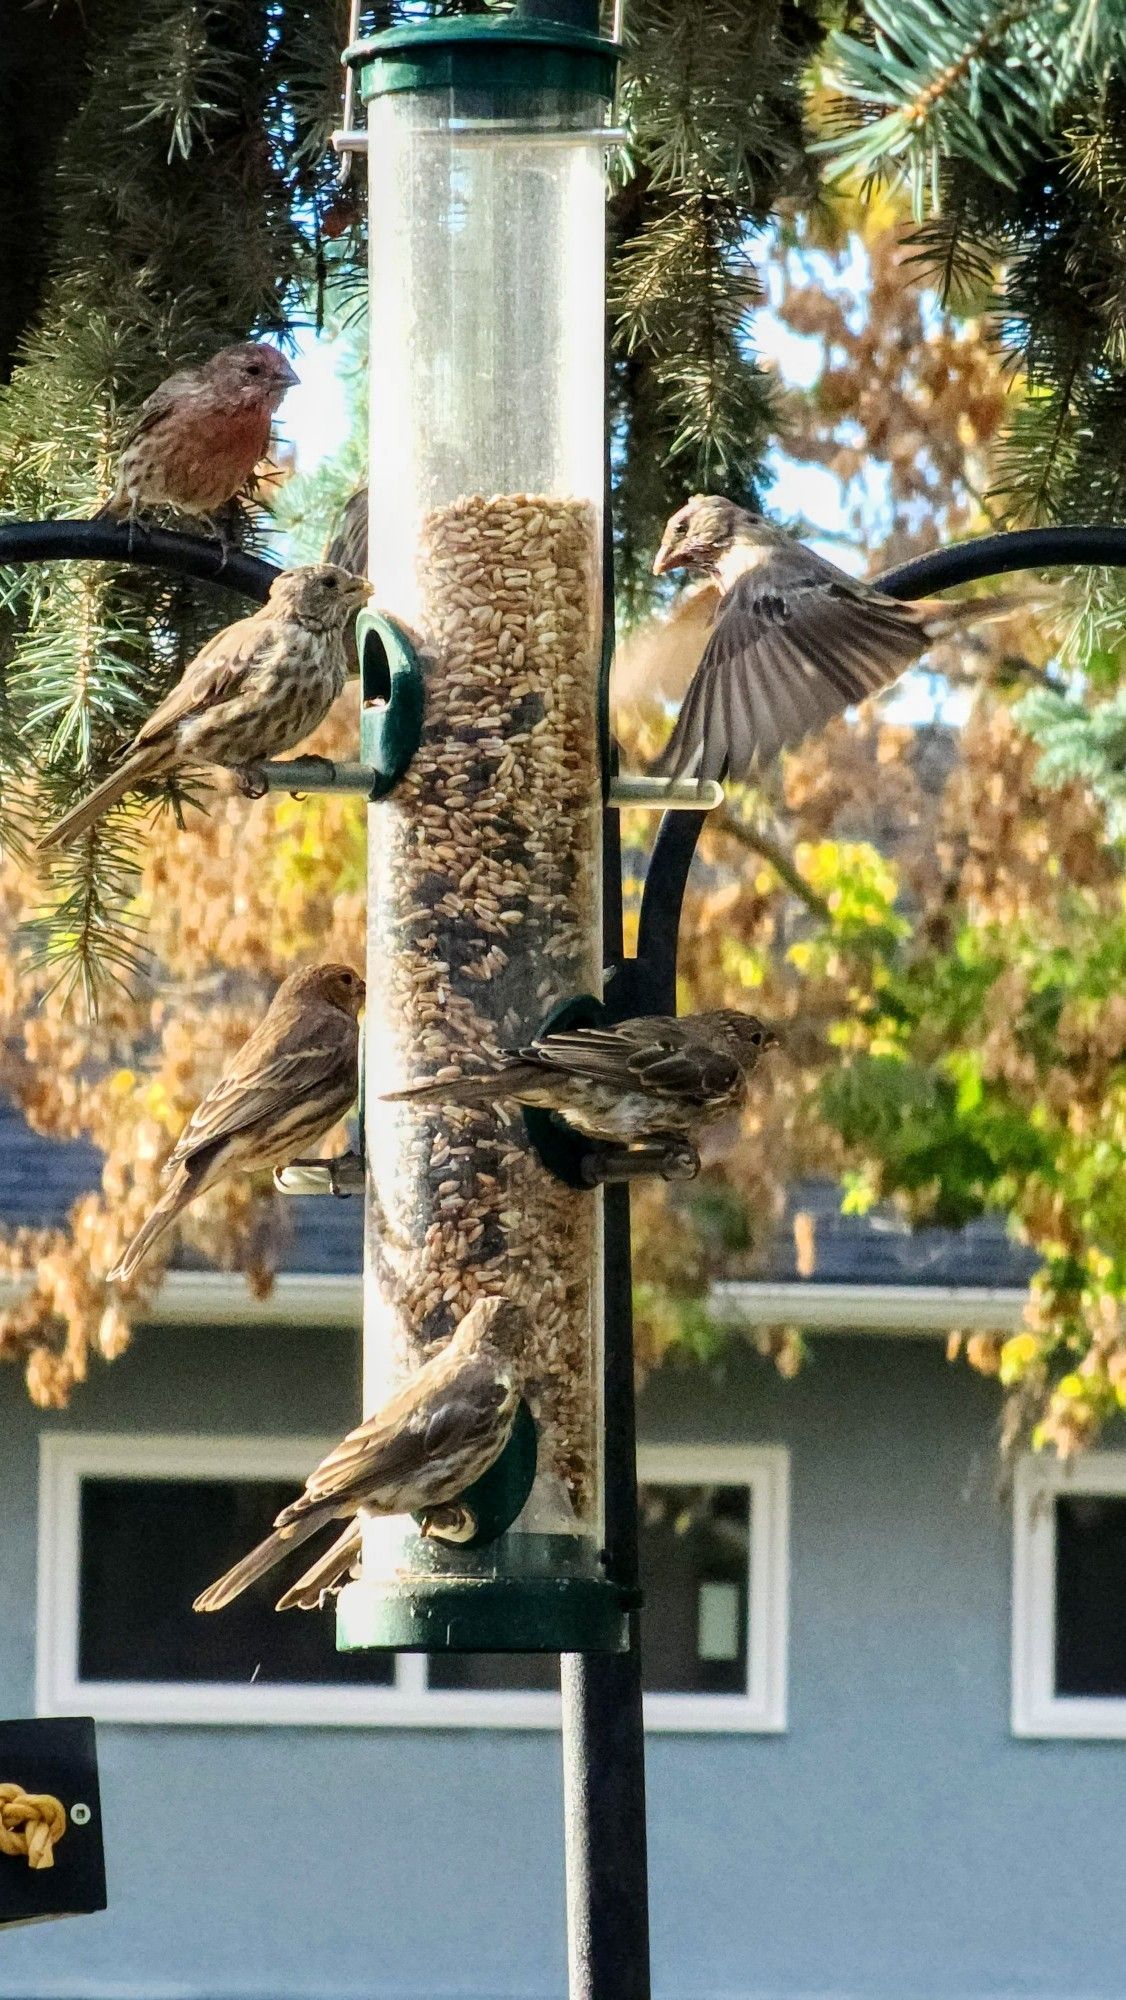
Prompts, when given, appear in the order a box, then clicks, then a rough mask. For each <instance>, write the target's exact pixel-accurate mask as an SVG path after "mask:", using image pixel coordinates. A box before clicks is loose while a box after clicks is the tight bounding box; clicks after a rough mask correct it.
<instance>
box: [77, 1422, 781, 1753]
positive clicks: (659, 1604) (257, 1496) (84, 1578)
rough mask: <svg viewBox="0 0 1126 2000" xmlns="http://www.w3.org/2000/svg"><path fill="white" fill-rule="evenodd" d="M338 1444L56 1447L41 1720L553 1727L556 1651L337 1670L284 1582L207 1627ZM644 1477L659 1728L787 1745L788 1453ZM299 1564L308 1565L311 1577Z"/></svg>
mask: <svg viewBox="0 0 1126 2000" xmlns="http://www.w3.org/2000/svg"><path fill="white" fill-rule="evenodd" d="M326 1448H327V1441H326V1440H324V1439H320V1438H296V1439H285V1440H280V1439H279V1440H273V1441H268V1440H261V1439H238V1438H207V1439H194V1438H157V1437H150V1438H142V1439H137V1438H132V1437H130V1438H121V1439H118V1438H114V1437H105V1436H102V1437H78V1436H58V1437H47V1438H44V1439H43V1441H42V1446H41V1474H40V1558H39V1708H40V1712H41V1713H46V1714H73V1713H75V1712H76V1711H77V1712H79V1713H81V1712H87V1713H89V1712H91V1711H92V1712H93V1713H94V1714H95V1715H96V1716H97V1717H99V1718H100V1719H102V1720H106V1721H115V1720H116V1721H127V1722H146V1721H151V1722H229V1723H248V1722H260V1723H293V1724H305V1725H314V1724H327V1725H333V1724H364V1725H367V1724H377V1723H380V1722H384V1723H387V1724H395V1725H398V1726H410V1725H420V1726H435V1727H458V1726H466V1727H482V1726H488V1725H489V1724H494V1725H496V1726H498V1727H504V1728H552V1727H554V1726H555V1725H556V1724H557V1723H558V1719H559V1694H558V1688H559V1666H558V1661H557V1659H555V1658H554V1657H552V1656H550V1655H521V1654H512V1655H504V1654H501V1655H489V1656H486V1655H466V1654H461V1655H459V1654H446V1655H442V1656H440V1657H438V1656H435V1657H433V1658H431V1659H429V1660H427V1659H424V1658H421V1657H419V1656H417V1655H412V1654H401V1655H399V1656H398V1657H397V1658H396V1657H395V1656H393V1655H390V1654H381V1653H370V1654H366V1653H360V1654H339V1653H337V1651H336V1648H335V1637H334V1618H333V1614H332V1612H331V1610H329V1611H325V1612H323V1613H320V1614H305V1613H292V1614H286V1615H285V1616H282V1617H279V1616H278V1615H277V1614H276V1613H275V1612H274V1609H273V1606H274V1604H275V1602H276V1599H277V1595H278V1588H279V1584H278V1576H277V1575H273V1576H270V1577H267V1578H264V1579H262V1581H261V1583H260V1584H259V1585H257V1586H255V1587H254V1588H253V1589H252V1590H250V1591H248V1592H247V1593H246V1594H245V1596H244V1597H243V1598H241V1599H239V1600H238V1602H237V1603H236V1604H235V1605H233V1606H231V1607H230V1609H229V1610H227V1611H225V1612H223V1613H221V1614H219V1615H217V1616H214V1617H207V1618H202V1617H199V1616H198V1615H197V1614H196V1613H194V1612H193V1611H192V1609H191V1604H192V1599H193V1598H194V1597H195V1596H196V1594H197V1593H198V1591H199V1590H200V1589H202V1588H203V1586H204V1585H205V1584H206V1583H209V1582H210V1581H212V1580H213V1578H214V1577H216V1576H217V1575H219V1574H220V1573H221V1572H222V1571H223V1570H224V1569H225V1568H226V1567H227V1566H228V1565H229V1564H230V1563H231V1562H233V1561H234V1560H235V1559H236V1558H237V1557H238V1556H239V1555H241V1554H242V1553H243V1552H244V1551H245V1550H246V1549H247V1548H248V1547H250V1546H251V1544H252V1543H253V1542H255V1541H256V1540H258V1539H259V1538H260V1537H261V1536H262V1535H264V1534H265V1533H267V1532H268V1530H269V1527H270V1525H271V1523H272V1521H273V1518H274V1516H275V1514H276V1513H277V1512H278V1509H279V1508H280V1507H281V1506H283V1505H284V1504H285V1502H286V1501H287V1500H289V1499H292V1497H293V1493H294V1489H295V1487H296V1486H298V1485H299V1484H300V1482H301V1481H302V1479H303V1478H304V1476H305V1474H306V1472H307V1471H308V1469H309V1467H310V1466H311V1465H313V1464H315V1463H316V1462H317V1460H318V1458H320V1457H322V1456H323V1455H324V1452H325V1450H326ZM641 1473H642V1481H643V1485H642V1491H641V1554H642V1578H643V1582H644V1585H645V1590H646V1607H645V1610H644V1611H643V1613H642V1625H643V1639H644V1659H645V1681H646V1720H647V1722H648V1724H649V1725H650V1727H653V1728H658V1729H716V1730H722V1729H736V1730H746V1729H759V1730H777V1729H781V1728H783V1727H784V1726H785V1675H786V1623H787V1594H788V1494H789V1467H788V1458H787V1454H786V1453H785V1452H784V1451H782V1450H780V1449H776V1448H761V1447H756V1448H741V1447H740V1448H735V1447H732V1448H726V1447H724V1448H720V1447H701V1448H695V1447H688V1446H683V1447H681V1446H677V1447H675V1448H664V1449H661V1448H655V1449H652V1450H649V1451H643V1453H642V1457H641ZM310 1553H311V1551H310V1552H306V1553H305V1559H306V1560H308V1556H309V1554H310ZM301 1564H302V1556H301V1555H295V1556H294V1559H293V1564H292V1568H293V1570H294V1572H295V1573H296V1572H297V1571H298V1570H299V1569H300V1567H301Z"/></svg>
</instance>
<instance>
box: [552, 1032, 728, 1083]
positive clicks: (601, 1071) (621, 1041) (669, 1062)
mask: <svg viewBox="0 0 1126 2000" xmlns="http://www.w3.org/2000/svg"><path fill="white" fill-rule="evenodd" d="M525 1053H526V1055H527V1056H528V1057H529V1058H530V1059H531V1060H533V1061H538V1062H540V1063H542V1064H543V1065H544V1066H545V1067H547V1068H551V1069H559V1070H564V1071H566V1072H567V1074H568V1075H570V1076H580V1077H588V1078H589V1079H590V1080H591V1082H593V1083H607V1084H610V1085H612V1086H614V1087H615V1088H617V1089H620V1090H629V1089H630V1088H631V1087H632V1088H636V1087H637V1086H638V1085H640V1086H641V1088H642V1089H646V1090H658V1091H664V1092H665V1093H667V1094H668V1095H669V1096H673V1097H700V1096H704V1097H711V1096H713V1095H714V1094H715V1093H716V1092H717V1091H719V1092H722V1091H726V1090H730V1089H732V1088H733V1087H734V1086H735V1084H736V1083H737V1082H738V1080H739V1074H740V1072H739V1068H738V1065H737V1064H736V1063H735V1061H734V1060H733V1058H731V1057H729V1056H726V1055H723V1054H720V1053H718V1052H717V1051H716V1050H714V1049H711V1048H709V1047H708V1045H707V1044H706V1043H703V1042H699V1041H693V1040H692V1038H691V1031H690V1030H689V1029H687V1028H686V1027H685V1026H684V1024H683V1023H682V1022H680V1021H677V1020H675V1019H674V1018H673V1017H672V1016H671V1015H653V1016H650V1017H646V1018H642V1017H639V1018H638V1019H637V1020H634V1021H623V1022H621V1023H620V1024H619V1025H618V1026H617V1027H614V1028H585V1029H583V1030H582V1031H581V1032H577V1033H574V1034H559V1035H546V1036H545V1037H544V1039H543V1040H542V1041H539V1042H534V1043H533V1044H532V1047H531V1049H530V1050H528V1051H526V1052H525Z"/></svg>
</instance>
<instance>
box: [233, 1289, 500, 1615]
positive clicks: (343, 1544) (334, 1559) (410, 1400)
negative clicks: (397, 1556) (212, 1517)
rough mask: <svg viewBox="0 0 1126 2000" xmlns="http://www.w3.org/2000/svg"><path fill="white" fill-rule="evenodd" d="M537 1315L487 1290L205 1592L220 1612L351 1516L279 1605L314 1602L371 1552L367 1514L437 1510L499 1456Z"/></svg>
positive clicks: (312, 1605)
mask: <svg viewBox="0 0 1126 2000" xmlns="http://www.w3.org/2000/svg"><path fill="white" fill-rule="evenodd" d="M527 1336H528V1321H527V1316H526V1314H525V1313H524V1312H523V1310H522V1309H521V1307H519V1306H517V1305H514V1304H513V1303H512V1301H511V1300H509V1299H493V1298H489V1299H477V1300H476V1301H475V1303H474V1304H473V1305H472V1306H470V1308H469V1311H468V1312H467V1313H466V1315H465V1318H464V1319H463V1320H462V1321H461V1324H460V1325H459V1326H458V1328H457V1331H456V1332H455V1334H454V1335H453V1338H452V1339H451V1340H450V1341H448V1342H447V1344H446V1346H445V1347H443V1349H442V1351H441V1353H440V1354H436V1355H434V1356H433V1357H432V1359H431V1360H429V1361H425V1362H424V1363H423V1365H422V1367H421V1368H420V1369H419V1370H418V1373H417V1374H416V1375H413V1376H412V1377H411V1379H410V1381H409V1382H407V1384H406V1385H405V1387H404V1388H402V1389H400V1390H399V1392H398V1394H397V1395H396V1396H393V1397H392V1398H391V1401H390V1402H389V1403H385V1404H384V1406H383V1408H382V1409H381V1410H379V1411H377V1413H376V1414H375V1416H372V1417H367V1418H365V1420H364V1422H363V1423H362V1424H360V1425H359V1426H358V1428H357V1429H356V1430H354V1431H350V1432H349V1434H348V1436H347V1437H346V1438H345V1439H344V1440H343V1442H342V1443H341V1444H338V1445H337V1446H336V1449H335V1450H334V1451H331V1452H330V1453H329V1455H328V1457H327V1458H326V1459H324V1460H323V1461H322V1463H321V1464H320V1465H318V1467H317V1469H316V1471H315V1472H313V1473H311V1474H310V1475H309V1478H308V1479H307V1480H306V1482H305V1491H304V1492H303V1493H302V1494H301V1495H300V1497H299V1498H298V1499H296V1500H295V1501H294V1502H293V1504H292V1505H291V1506H289V1507H283V1508H282V1511H281V1513H280V1514H279V1515H278V1517H277V1520H276V1521H275V1523H274V1532H273V1534H272V1535H267V1537H266V1539H265V1541H263V1542H259V1544H258V1546H257V1548H254V1549H251V1551H250V1553H249V1555H245V1556H243V1558H242V1560H241V1562H237V1563H236V1564H235V1566H234V1568H233V1569H230V1570H228V1571H227V1574H226V1576H222V1577H220V1578H219V1581H218V1583H213V1584H212V1585H211V1588H210V1589H209V1590H205V1591H204V1592H203V1593H202V1595H201V1596H199V1597H197V1598H196V1601H195V1609H196V1610H197V1611H221V1610H222V1609H223V1607H224V1605H227V1604H230V1603H231V1601H232V1599H233V1598H236V1597H238V1596H239V1595H240V1594H241V1593H242V1592H243V1591H244V1590H246V1589H247V1587H248V1586H249V1585H250V1584H252V1583H255V1582H257V1580H258V1578H259V1577H260V1576H265V1575H266V1573H267V1571H268V1570H271V1569H273V1568H274V1567H275V1565H276V1564H278V1563H279V1562H282V1561H284V1559H285V1557H286V1556H287V1555H288V1554H289V1552H290V1550H291V1549H296V1548H299V1547H300V1546H301V1543H302V1542H306V1541H308V1540H309V1538H310V1536H312V1535H315V1534H317V1533H319V1531H320V1530H321V1529H322V1528H327V1527H328V1526H329V1524H330V1522H332V1521H346V1522H347V1523H348V1526H347V1527H346V1528H345V1530H344V1532H343V1534H342V1535H340V1536H338V1538H337V1540H336V1541H335V1542H333V1544H332V1545H331V1547H330V1548H329V1549H328V1550H327V1551H326V1553H325V1554H324V1555H323V1556H322V1557H321V1558H320V1559H319V1561H318V1562H316V1563H315V1564H314V1565H313V1567H312V1569H310V1570H308V1571H307V1572H306V1574H305V1575H304V1576H303V1577H301V1578H300V1579H299V1580H298V1582H297V1583H295V1584H294V1585H293V1587H292V1588H291V1589H290V1590H287V1591H286V1593H285V1595H284V1596H283V1597H282V1598H280V1599H279V1601H278V1607H277V1608H278V1610H279V1611H288V1610H290V1609H292V1608H294V1607H299V1608H300V1609H302V1610H306V1611H312V1610H315V1609H316V1607H317V1606H318V1604H319V1603H320V1602H321V1600H322V1598H323V1597H324V1596H325V1594H326V1592H328V1591H330V1590H332V1589H334V1588H335V1587H336V1586H337V1585H338V1584H339V1583H340V1582H341V1581H342V1580H343V1579H344V1578H345V1577H346V1576H347V1575H348V1572H349V1571H350V1569H351V1568H352V1565H353V1564H354V1563H355V1561H356V1559H357V1557H358V1555H359V1552H360V1527H359V1522H360V1520H361V1519H362V1517H363V1516H364V1515H365V1514H422V1513H426V1512H427V1510H429V1509H434V1510H435V1512H437V1511H438V1510H440V1509H444V1508H446V1506H447V1504H448V1502H450V1501H451V1500H455V1499H457V1497H458V1495H459V1494H462V1493H464V1492H465V1490H466V1488H467V1487H469V1486H472V1484H473V1482H474V1480H475V1479H480V1478H481V1476H482V1474H483V1473H485V1472H487V1471H488V1469H489V1467H490V1465H493V1464H495V1462H496V1460H497V1459H498V1458H499V1457H500V1455H501V1452H502V1451H503V1450H504V1447H505V1445H506V1444H507V1443H508V1440H509V1438H510V1436H511V1435H512V1426H513V1424H514V1423H515V1421H516V1411H517V1407H518V1405H519V1402H520V1364H521V1356H522V1353H523V1350H524V1343H525V1341H526V1339H527Z"/></svg>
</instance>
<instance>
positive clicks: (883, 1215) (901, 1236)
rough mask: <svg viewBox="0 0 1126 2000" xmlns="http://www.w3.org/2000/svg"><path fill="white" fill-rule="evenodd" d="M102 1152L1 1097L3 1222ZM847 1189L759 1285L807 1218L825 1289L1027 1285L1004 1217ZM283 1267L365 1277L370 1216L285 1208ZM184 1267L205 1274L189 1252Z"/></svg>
mask: <svg viewBox="0 0 1126 2000" xmlns="http://www.w3.org/2000/svg"><path fill="white" fill-rule="evenodd" d="M101 1169H102V1160H101V1154H100V1153H99V1152H98V1151H97V1150H96V1148H95V1147H93V1146H89V1145H87V1144H85V1142H83V1141H74V1142H69V1143H66V1144H62V1143H60V1142H59V1141H57V1140H54V1139H44V1138H41V1137H40V1136H39V1135H38V1134H36V1133H34V1132H32V1131H31V1130H30V1129H29V1127H28V1125H27V1124H26V1123H25V1121H24V1119H23V1118H22V1117H21V1116H20V1114H19V1112H18V1111H16V1110H15V1109H14V1108H13V1107H12V1106H11V1105H10V1104H5V1103H4V1101H3V1099H0V1218H3V1220H4V1222H5V1223H6V1224H8V1225H9V1226H14V1225H15V1224H17V1223H22V1224H26V1225H29V1226H35V1225H38V1226H45V1225H58V1224H60V1223H62V1222H64V1221H65V1220H66V1216H67V1214H68V1212H69V1210H70V1207H71V1205H72V1203H74V1202H75V1201H77V1199H78V1197H79V1196H80V1195H82V1194H85V1193H86V1192H87V1191H88V1190H89V1189H90V1188H94V1187H97V1186H98V1185H99V1182H100V1179H101ZM840 1206H841V1204H840V1190H839V1189H838V1188H837V1187H836V1186H835V1185H834V1184H833V1182H831V1181H826V1180H808V1181H801V1182H799V1183H798V1184H797V1186H795V1187H794V1188H793V1189H792V1190H791V1191H790V1195H789V1199H788V1202H787V1206H786V1213H785V1214H784V1216H782V1218H781V1219H780V1221H779V1223H778V1225H777V1227H776V1228H774V1229H773V1230H772V1231H771V1233H770V1234H769V1236H768V1238H767V1239H766V1240H765V1241H763V1242H762V1243H761V1244H758V1245H756V1251H757V1255H756V1260H755V1267H754V1273H753V1275H755V1276H756V1277H769V1278H777V1279H787V1278H793V1277H796V1276H797V1275H798V1274H797V1270H796V1267H795V1255H794V1234H793V1216H794V1214H795V1212H796V1211H798V1210H803V1211H804V1212H805V1213H806V1214H807V1215H809V1216H811V1217H812V1219H813V1223H814V1228H815V1236H816V1251H817V1267H816V1271H815V1272H814V1277H815V1279H817V1280H819V1281H821V1282H822V1283H832V1284H853V1285H885V1284H899V1285H904V1284H910V1285H1022V1284H1025V1283H1026V1282H1027V1280H1028V1278H1029V1277H1030V1276H1031V1274H1032V1272H1033V1271H1034V1270H1035V1268H1036V1259H1035V1258H1034V1257H1033V1256H1031V1255H1030V1254H1029V1252H1028V1251H1027V1250H1025V1249H1022V1248H1021V1247H1020V1246H1019V1245H1018V1244H1016V1243H1014V1242H1013V1241H1012V1240H1011V1238H1010V1237H1009V1236H1008V1235H1007V1233H1006V1230H1005V1226H1004V1221H1003V1219H1002V1218H1001V1217H1000V1216H982V1217H980V1218H978V1219H977V1220H976V1221H975V1222H973V1223H971V1224H970V1226H969V1227H968V1228H966V1229H920V1230H914V1231H912V1230H910V1229H908V1227H907V1226H906V1224H905V1223H904V1221H903V1219H902V1217H900V1216H897V1215H896V1214H895V1213H894V1211H892V1210H891V1209H890V1208H881V1209H876V1210H874V1211H873V1212H872V1213H871V1214H870V1215H866V1216H860V1215H842V1214H841V1212H840ZM273 1227H274V1228H275V1229H276V1231H277V1238H278V1243H277V1251H278V1267H279V1269H281V1270H283V1271H320V1272H347V1271H358V1270H359V1269H360V1265H361V1263H362V1261H363V1248H362V1245H363V1215H362V1210H361V1204H360V1203H359V1202H358V1201H355V1200H351V1201H332V1200H328V1199H312V1198H309V1197H305V1198H303V1199H301V1200H297V1201H293V1200H281V1199H279V1200H277V1201H276V1202H275V1204H274V1214H273ZM179 1261H180V1262H182V1263H184V1264H186V1265H192V1266H195V1267H198V1266H199V1265H200V1263H201V1261H202V1260H201V1259H200V1257H199V1256H198V1254H196V1253H193V1252H192V1251H190V1250H188V1251H185V1252H183V1253H182V1254H181V1257H180V1259H179Z"/></svg>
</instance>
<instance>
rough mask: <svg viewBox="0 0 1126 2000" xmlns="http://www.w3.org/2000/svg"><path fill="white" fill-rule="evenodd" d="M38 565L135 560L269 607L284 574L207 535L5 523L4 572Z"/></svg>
mask: <svg viewBox="0 0 1126 2000" xmlns="http://www.w3.org/2000/svg"><path fill="white" fill-rule="evenodd" d="M33 562H126V563H129V562H133V563H143V564H144V565H146V566H147V567H148V568H150V569H167V570H171V571H172V572H173V574H174V575H176V576H190V577H195V578H196V580H197V581H198V582H200V583H219V584H222V585H223V587H224V588H225V589H227V590H241V591H242V592H243V594H244V596H246V597H253V598H255V599H256V600H257V602H258V603H259V604H264V603H265V602H266V599H267V597H268V596H269V594H270V586H271V584H272V583H273V581H274V578H275V577H277V576H280V574H281V571H280V570H279V569H278V568H277V566H276V565H275V564H274V563H268V562H263V561H262V560H261V559H260V557H258V556H248V555H243V553H242V551H241V550H240V549H225V548H224V547H223V546H222V544H221V543H219V542H216V541H211V540H208V539H206V538H205V537H204V536H202V535H182V534H179V533H177V532H176V531H175V530H174V529H172V528H141V527H136V526H131V525H130V524H129V523H128V522H126V521H3V522H0V569H2V568H4V567H5V566H6V565H8V564H14V563H33Z"/></svg>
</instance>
